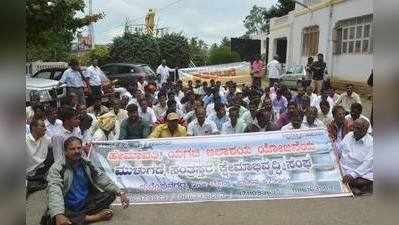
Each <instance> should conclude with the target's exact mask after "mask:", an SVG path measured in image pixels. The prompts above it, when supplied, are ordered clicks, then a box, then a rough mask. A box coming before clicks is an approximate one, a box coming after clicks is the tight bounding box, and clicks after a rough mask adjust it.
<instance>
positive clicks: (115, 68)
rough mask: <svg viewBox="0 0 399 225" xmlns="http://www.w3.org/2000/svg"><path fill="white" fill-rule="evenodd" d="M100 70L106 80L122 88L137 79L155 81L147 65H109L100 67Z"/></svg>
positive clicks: (153, 74) (154, 76) (154, 75)
mask: <svg viewBox="0 0 399 225" xmlns="http://www.w3.org/2000/svg"><path fill="white" fill-rule="evenodd" d="M101 70H102V71H103V72H104V73H105V75H106V76H107V77H108V79H110V80H111V81H114V80H117V84H118V85H119V86H122V87H126V86H127V84H128V83H129V82H130V81H135V80H136V79H137V78H138V77H143V78H144V79H156V74H155V73H154V71H153V70H152V69H151V68H150V67H149V66H148V65H147V64H128V63H110V64H106V65H104V66H102V67H101Z"/></svg>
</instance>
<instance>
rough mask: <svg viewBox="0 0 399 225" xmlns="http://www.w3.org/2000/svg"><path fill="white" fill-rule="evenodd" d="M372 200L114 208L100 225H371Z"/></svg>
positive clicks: (31, 210) (32, 207)
mask: <svg viewBox="0 0 399 225" xmlns="http://www.w3.org/2000/svg"><path fill="white" fill-rule="evenodd" d="M362 103H363V107H364V109H363V114H364V115H365V116H367V117H369V118H370V113H371V101H370V100H368V99H367V98H366V97H362ZM45 201H46V196H45V192H44V191H41V192H37V193H34V194H33V195H31V196H30V197H29V199H28V200H27V203H26V224H28V225H37V224H39V221H40V218H41V215H42V213H43V211H44V210H45V207H46V204H45ZM374 201H375V200H374V198H373V197H370V196H369V197H361V198H355V199H354V198H351V197H343V198H322V199H301V200H273V201H240V202H208V203H185V204H164V205H140V206H131V207H130V208H128V209H126V210H122V209H121V208H120V207H113V209H114V215H115V216H114V218H113V219H112V221H110V222H104V223H98V225H105V224H107V225H136V224H137V225H147V224H148V225H160V224H162V225H177V224H185V225H188V224H190V225H222V224H223V225H243V224H248V225H257V224H259V225H313V224H314V225H341V224H345V225H359V224H361V225H368V224H374V223H373V222H372V218H375V216H376V215H377V213H376V210H375V207H373V206H374V205H375V202H374Z"/></svg>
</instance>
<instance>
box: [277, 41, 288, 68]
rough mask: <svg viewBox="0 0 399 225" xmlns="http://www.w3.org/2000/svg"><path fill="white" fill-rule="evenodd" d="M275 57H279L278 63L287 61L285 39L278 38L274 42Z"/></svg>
mask: <svg viewBox="0 0 399 225" xmlns="http://www.w3.org/2000/svg"><path fill="white" fill-rule="evenodd" d="M276 55H278V56H279V61H280V63H283V64H285V63H286V61H287V38H279V39H277V41H276Z"/></svg>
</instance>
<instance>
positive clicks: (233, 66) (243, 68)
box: [179, 62, 251, 84]
mask: <svg viewBox="0 0 399 225" xmlns="http://www.w3.org/2000/svg"><path fill="white" fill-rule="evenodd" d="M250 68H251V65H250V64H249V63H248V62H238V63H227V64H219V65H211V66H202V67H193V68H184V69H179V76H180V78H181V79H182V80H183V82H185V83H186V82H187V81H189V80H192V81H193V82H194V81H195V80H200V81H201V82H202V81H207V82H208V83H209V81H210V80H211V79H213V80H215V81H220V82H222V83H223V84H224V83H226V82H227V81H230V80H231V81H234V82H236V83H237V84H250V83H251V75H250V71H251V69H250Z"/></svg>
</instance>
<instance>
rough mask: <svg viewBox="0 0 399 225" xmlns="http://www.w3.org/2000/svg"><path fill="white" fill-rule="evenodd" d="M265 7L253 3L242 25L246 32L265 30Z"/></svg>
mask: <svg viewBox="0 0 399 225" xmlns="http://www.w3.org/2000/svg"><path fill="white" fill-rule="evenodd" d="M266 13H267V9H266V8H263V7H258V6H256V5H254V6H253V7H252V9H251V11H249V15H248V16H246V17H245V19H244V21H243V22H244V26H245V28H246V29H247V32H246V33H247V34H254V33H257V32H267V31H268V30H269V28H268V20H267V17H266V15H265V14H266Z"/></svg>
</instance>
